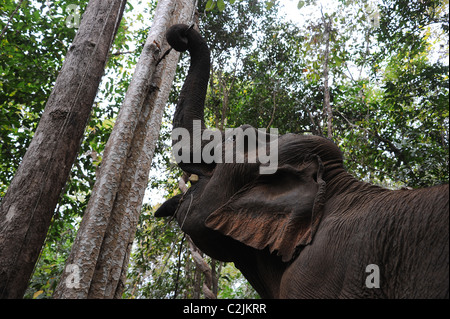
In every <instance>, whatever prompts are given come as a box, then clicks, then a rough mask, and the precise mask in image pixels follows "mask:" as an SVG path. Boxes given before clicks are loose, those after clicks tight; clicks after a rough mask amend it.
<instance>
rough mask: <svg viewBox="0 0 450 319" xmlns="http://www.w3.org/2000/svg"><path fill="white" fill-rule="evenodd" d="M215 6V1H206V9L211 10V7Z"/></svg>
mask: <svg viewBox="0 0 450 319" xmlns="http://www.w3.org/2000/svg"><path fill="white" fill-rule="evenodd" d="M215 6H216V2H215V1H213V0H208V2H207V3H206V8H205V9H206V11H211V10H212V9H214V7H215Z"/></svg>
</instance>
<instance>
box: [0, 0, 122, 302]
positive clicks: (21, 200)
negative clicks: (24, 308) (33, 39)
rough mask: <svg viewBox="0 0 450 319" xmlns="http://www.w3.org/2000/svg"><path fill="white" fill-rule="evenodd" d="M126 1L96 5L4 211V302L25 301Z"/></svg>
mask: <svg viewBox="0 0 450 319" xmlns="http://www.w3.org/2000/svg"><path fill="white" fill-rule="evenodd" d="M125 4H126V1H125V0H122V1H112V0H91V1H90V2H89V4H88V6H87V8H86V12H85V13H84V15H83V19H82V21H81V24H80V27H79V30H78V32H77V35H76V36H75V38H74V40H73V43H72V45H71V46H70V48H69V50H68V52H67V54H66V58H65V61H64V64H63V67H62V69H61V71H60V73H59V75H58V78H57V79H56V82H55V86H54V88H53V91H52V93H51V94H50V97H49V99H48V101H47V104H46V106H45V110H44V113H43V115H42V117H41V120H40V122H39V126H38V128H37V130H36V132H35V135H34V137H33V140H32V141H31V143H30V146H29V147H28V149H27V152H26V154H25V156H24V158H23V160H22V163H21V165H20V166H19V168H18V170H17V173H16V175H15V176H14V179H13V180H12V182H11V185H10V186H9V189H8V192H7V194H6V196H5V198H4V199H3V202H2V206H1V208H0V297H1V298H21V297H23V294H24V292H25V289H26V287H27V284H28V280H29V278H30V276H31V274H32V271H33V268H34V265H35V263H36V261H37V259H38V257H39V253H40V250H41V247H42V245H43V244H44V241H45V237H46V234H47V231H48V228H49V225H50V222H51V218H52V216H53V212H54V210H55V207H56V205H57V202H58V199H59V197H60V193H61V191H62V189H63V187H64V185H65V183H66V181H67V179H68V177H69V173H70V169H71V167H72V164H73V162H74V160H75V159H76V156H77V153H78V150H79V147H80V143H81V139H82V137H83V133H84V130H85V126H86V123H87V121H88V119H89V116H90V113H91V108H92V104H93V102H94V98H95V96H96V93H97V89H98V86H99V83H100V80H101V77H102V75H103V72H104V67H105V63H106V60H107V56H108V52H109V49H110V47H111V44H112V41H113V39H114V36H115V33H116V31H117V28H118V26H119V23H120V20H121V18H122V14H123V10H124V7H125Z"/></svg>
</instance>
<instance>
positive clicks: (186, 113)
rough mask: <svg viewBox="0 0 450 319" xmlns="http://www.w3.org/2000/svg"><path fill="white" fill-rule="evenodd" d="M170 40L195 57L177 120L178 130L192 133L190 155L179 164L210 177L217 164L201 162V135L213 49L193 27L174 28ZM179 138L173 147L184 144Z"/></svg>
mask: <svg viewBox="0 0 450 319" xmlns="http://www.w3.org/2000/svg"><path fill="white" fill-rule="evenodd" d="M166 37H167V41H168V42H169V44H170V45H171V46H172V47H173V48H174V49H175V50H177V51H180V52H183V51H186V50H187V51H189V53H190V55H191V65H190V67H189V72H188V75H187V77H186V80H185V82H184V85H183V88H182V89H181V93H180V95H179V98H178V104H177V108H176V110H175V115H174V118H173V129H174V130H176V129H177V128H185V129H187V130H188V132H189V140H188V141H183V142H189V145H188V147H187V150H189V156H188V157H187V159H186V157H183V159H182V160H181V161H178V165H179V166H180V167H181V168H182V169H183V170H184V171H186V172H189V173H193V174H197V175H207V174H208V173H209V172H210V171H211V169H212V168H213V167H214V164H209V165H207V164H205V163H203V162H202V159H201V150H202V139H201V134H202V131H203V130H204V129H205V124H204V120H203V116H204V106H205V96H206V90H207V88H208V80H209V71H210V54H209V49H208V46H207V44H206V41H205V40H204V39H203V38H202V36H201V35H200V34H199V33H198V32H197V31H196V30H194V29H193V27H192V26H187V25H184V24H177V25H174V26H172V27H171V28H170V29H169V30H168V31H167V34H166ZM194 121H200V125H199V127H195V128H194V125H198V122H197V124H196V123H195V122H194ZM174 133H175V131H174ZM179 137H180V136H178V135H177V134H174V135H173V137H172V138H173V144H176V143H178V142H180V139H179ZM205 143H206V141H205ZM203 144H204V143H203ZM185 150H186V149H185ZM185 150H183V152H184V151H185ZM178 155H180V154H178Z"/></svg>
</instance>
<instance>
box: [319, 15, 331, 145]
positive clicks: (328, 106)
mask: <svg viewBox="0 0 450 319" xmlns="http://www.w3.org/2000/svg"><path fill="white" fill-rule="evenodd" d="M322 21H323V25H324V28H325V31H324V35H323V37H324V42H325V52H324V62H323V96H324V99H323V108H324V111H325V112H326V114H327V132H328V138H330V139H332V138H333V110H332V108H331V102H330V88H329V86H328V80H329V69H330V67H329V56H330V33H331V23H332V22H331V18H328V19H326V18H325V17H323V16H322Z"/></svg>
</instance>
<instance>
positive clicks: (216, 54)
mask: <svg viewBox="0 0 450 319" xmlns="http://www.w3.org/2000/svg"><path fill="white" fill-rule="evenodd" d="M87 2H88V1H86V0H82V1H71V0H57V1H39V0H21V1H11V0H1V1H0V9H1V10H0V11H1V13H0V88H1V89H0V141H1V147H0V172H1V173H0V198H2V197H3V196H4V195H5V193H6V190H7V189H8V185H9V183H10V182H11V180H12V178H13V176H14V173H15V171H16V170H17V167H18V165H19V164H20V162H21V159H22V157H23V155H24V153H25V151H26V149H27V146H28V144H29V143H30V141H31V139H32V137H33V134H34V131H35V129H36V127H37V125H38V123H39V119H40V116H41V114H42V112H43V109H44V106H45V103H46V101H47V99H48V96H49V94H50V92H51V90H52V87H53V84H54V82H55V79H56V76H57V74H58V71H59V70H60V68H61V66H62V62H63V60H64V56H65V53H66V51H67V49H68V47H69V46H70V43H71V41H72V40H73V38H74V36H75V33H76V31H77V18H79V17H81V14H82V12H83V11H84V9H85V7H86V5H87ZM156 2H157V1H156V0H142V1H140V0H132V1H131V0H130V1H128V4H127V7H126V12H125V14H124V17H123V20H122V22H121V25H120V28H119V31H118V34H117V36H116V39H115V43H114V45H113V48H112V51H111V54H110V57H109V60H108V64H107V69H106V70H105V74H104V77H103V80H102V84H101V87H100V90H99V92H98V94H97V98H96V101H95V105H94V110H93V113H92V115H91V119H90V121H89V123H88V126H87V128H86V131H85V138H84V140H83V143H82V145H81V149H80V152H79V155H78V159H77V160H76V161H75V164H74V166H73V167H72V172H71V176H70V180H69V181H68V183H67V185H66V188H65V191H64V193H63V195H62V196H61V198H60V202H59V204H58V206H57V209H56V211H55V214H54V217H53V221H52V225H51V227H50V230H49V232H48V235H47V239H46V244H45V246H44V248H43V250H42V252H41V256H40V259H39V262H38V264H37V265H36V267H35V270H34V274H33V277H32V279H31V281H30V283H29V287H28V290H27V293H26V296H25V297H26V298H50V297H51V295H52V293H53V291H54V289H55V287H56V284H57V282H58V280H59V277H60V275H61V273H62V271H63V268H64V264H65V260H66V258H67V256H68V254H69V253H70V248H71V245H72V243H73V241H74V239H75V235H76V231H77V229H78V226H79V223H80V221H81V218H82V216H83V212H84V209H85V207H86V205H87V202H88V200H89V196H90V192H91V190H92V187H93V185H94V182H95V177H96V171H97V170H98V167H99V165H100V164H101V160H102V152H103V149H104V146H105V144H106V141H107V140H108V137H109V134H110V133H111V130H112V127H113V126H114V122H115V118H116V116H117V113H118V110H119V107H120V105H121V103H122V100H123V97H124V95H125V92H126V90H127V87H128V84H129V82H130V79H131V76H132V73H133V67H134V65H135V64H136V62H137V59H138V58H139V55H140V52H141V50H142V44H143V43H144V41H145V39H146V35H147V33H148V31H149V26H150V25H151V20H152V16H153V13H154V9H155V7H156ZM283 6H287V7H288V8H289V9H288V10H286V9H283V8H282V7H283ZM448 9H449V4H448V1H445V0H430V1H428V0H425V1H419V0H416V1H406V0H396V1H393V0H380V1H365V0H339V1H319V0H317V1H314V0H308V1H297V0H291V1H288V0H284V1H275V0H271V1H261V0H259V1H257V0H242V1H239V0H238V1H236V0H208V1H205V0H203V1H199V3H198V11H199V28H200V31H201V32H202V34H203V36H204V37H205V39H206V40H207V42H208V44H209V46H210V49H211V55H212V66H211V77H210V86H209V88H208V94H207V97H206V112H205V114H206V116H205V117H206V122H207V125H208V126H210V127H218V128H224V127H236V126H239V125H242V124H251V125H253V126H254V127H257V128H268V127H276V128H278V130H279V133H280V134H284V133H287V132H292V133H302V134H317V135H322V136H326V137H328V138H331V139H333V141H334V142H335V143H336V144H337V145H338V146H339V147H340V148H341V150H342V151H343V153H344V156H345V164H346V167H347V169H348V170H349V171H350V172H351V173H352V174H353V175H355V176H356V177H357V178H359V179H361V180H364V181H367V182H371V183H374V184H378V185H382V186H384V187H389V188H393V189H396V188H400V187H411V188H417V187H424V186H431V185H437V184H440V183H448V179H449V171H448V170H449V100H448V97H449V77H448V75H449V74H448V71H449V69H448V68H449V66H448V65H449V64H448V52H449V39H448V34H449V14H448ZM286 12H288V13H289V14H287V13H286ZM68 17H70V18H71V19H70V20H68ZM6 25H8V29H9V30H10V29H13V30H14V32H9V31H8V32H6ZM188 66H189V57H188V55H187V54H184V55H183V56H182V58H181V61H180V63H179V66H178V68H179V69H178V72H177V75H176V79H175V82H174V86H173V89H172V93H171V95H170V99H169V101H168V103H167V107H166V112H165V115H164V119H163V125H162V129H161V132H160V139H159V142H158V146H157V150H156V155H155V157H154V160H153V163H152V167H153V168H152V172H151V174H150V177H149V184H148V188H147V194H146V198H145V200H144V205H143V208H142V214H141V217H140V223H139V226H138V229H137V232H136V238H135V242H134V246H133V250H132V256H131V259H130V266H129V269H128V280H127V287H126V289H125V292H124V294H123V298H202V297H204V296H203V295H202V289H201V286H202V283H203V280H204V279H203V278H202V276H203V275H202V272H201V271H199V269H198V267H196V263H195V261H194V260H193V258H192V253H191V251H192V249H189V242H188V241H187V240H183V234H182V232H181V231H180V229H179V227H178V225H177V224H176V222H169V220H166V219H156V218H154V217H153V213H154V211H155V209H156V208H157V207H159V205H160V204H161V203H162V202H163V201H164V198H167V197H171V196H172V195H174V194H176V193H178V192H180V190H179V186H178V181H179V178H180V176H181V171H180V170H179V168H178V167H177V166H176V165H175V163H174V161H173V159H172V158H171V153H170V132H171V122H172V115H173V112H174V108H175V103H176V100H177V96H178V92H179V91H180V89H181V86H182V84H183V80H184V78H185V75H186V72H187V68H188ZM203 258H204V260H205V261H206V262H207V263H208V265H209V266H210V267H211V270H212V275H213V277H214V280H213V293H214V294H216V295H217V297H218V298H258V295H257V294H256V292H255V291H254V290H253V289H252V288H251V286H250V285H249V284H248V283H247V281H246V280H245V278H244V277H243V276H242V275H241V274H240V272H239V271H238V270H237V269H236V268H235V267H234V265H233V264H232V263H222V262H219V261H215V260H211V259H209V258H208V257H206V256H203Z"/></svg>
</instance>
